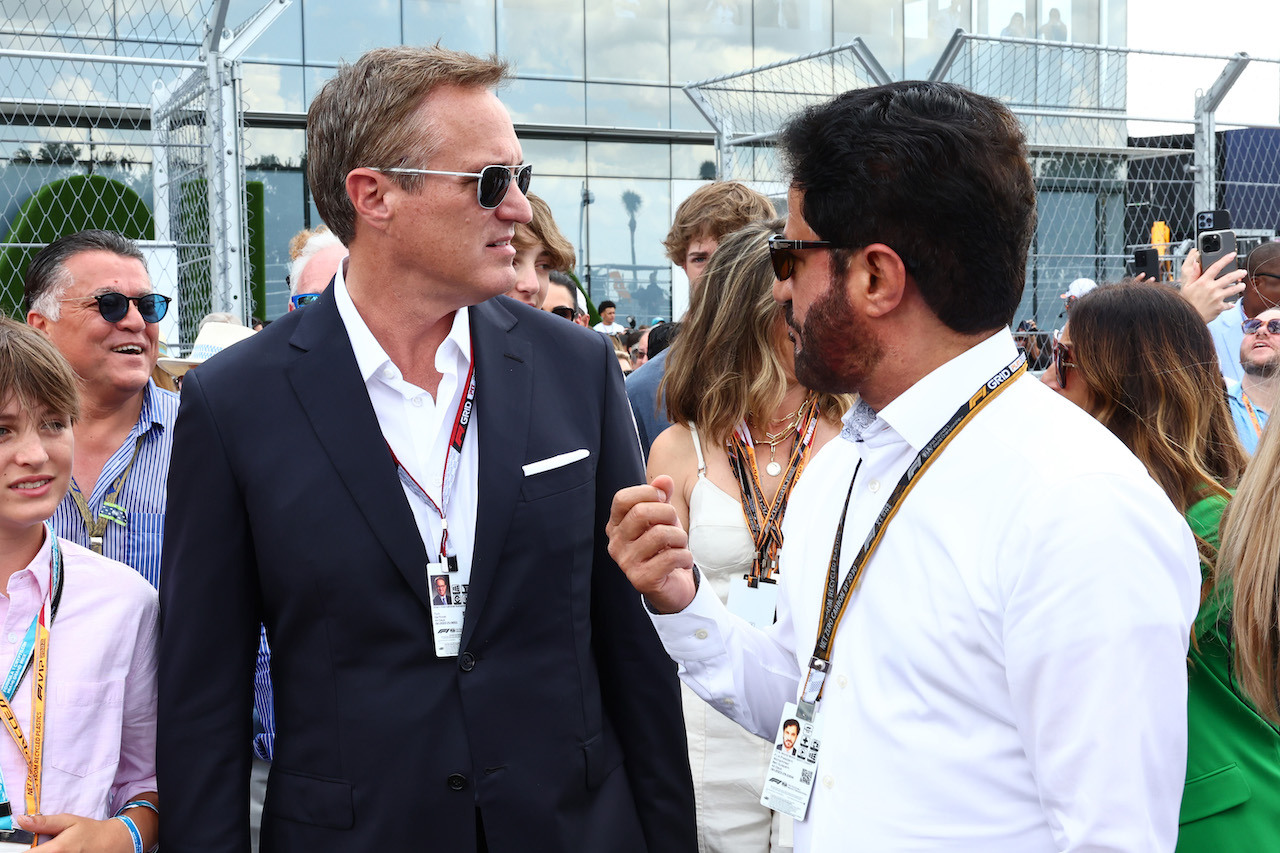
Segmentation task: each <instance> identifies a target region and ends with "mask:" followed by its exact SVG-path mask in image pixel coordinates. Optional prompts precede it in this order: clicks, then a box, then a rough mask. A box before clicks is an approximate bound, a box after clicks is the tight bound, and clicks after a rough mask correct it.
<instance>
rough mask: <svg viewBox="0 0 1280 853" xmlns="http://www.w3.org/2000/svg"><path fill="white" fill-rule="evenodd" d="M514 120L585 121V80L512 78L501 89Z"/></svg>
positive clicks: (581, 122) (562, 122)
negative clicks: (561, 80)
mask: <svg viewBox="0 0 1280 853" xmlns="http://www.w3.org/2000/svg"><path fill="white" fill-rule="evenodd" d="M498 97H499V98H500V99H501V100H502V103H504V104H506V107H507V111H508V112H510V113H511V120H512V121H514V122H516V123H517V124H518V123H521V122H528V123H530V124H583V123H585V122H586V101H587V96H586V88H585V87H584V85H583V84H582V83H567V82H560V81H556V80H522V79H516V80H511V81H508V82H507V83H506V84H505V85H503V87H502V88H501V89H499V90H498Z"/></svg>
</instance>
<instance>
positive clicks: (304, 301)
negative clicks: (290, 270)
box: [289, 293, 320, 308]
mask: <svg viewBox="0 0 1280 853" xmlns="http://www.w3.org/2000/svg"><path fill="white" fill-rule="evenodd" d="M319 298H320V294H318V293H295V294H293V296H290V297H289V304H290V305H292V306H293V307H294V308H301V307H302V306H303V305H310V304H311V303H312V302H315V301H316V300H317V299H319Z"/></svg>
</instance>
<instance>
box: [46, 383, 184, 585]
mask: <svg viewBox="0 0 1280 853" xmlns="http://www.w3.org/2000/svg"><path fill="white" fill-rule="evenodd" d="M177 417H178V395H177V394H174V393H173V392H172V391H165V390H163V389H161V388H158V387H157V386H156V384H155V383H154V382H148V383H147V391H146V395H145V396H144V397H143V398H142V412H141V413H139V415H138V422H137V423H136V424H134V426H133V429H131V430H130V431H129V435H128V437H127V438H125V440H124V443H123V444H121V445H120V447H119V448H118V449H117V450H116V452H115V453H113V454H111V458H110V459H108V460H107V464H106V465H104V466H103V468H102V473H101V474H100V475H98V481H97V482H96V483H94V486H93V494H92V495H89V496H88V501H87V502H88V504H89V511H90V512H92V513H94V514H95V515H97V514H98V513H99V512H101V510H102V501H103V499H104V498H105V497H106V495H107V492H108V491H109V490H110V489H111V484H112V482H113V481H114V480H115V479H116V478H117V477H119V476H120V474H122V473H123V472H124V469H125V467H126V466H127V465H128V464H129V460H130V459H132V458H133V448H134V446H135V445H136V444H137V441H138V436H140V435H141V436H143V439H142V445H141V447H139V448H138V459H137V461H135V462H134V463H133V470H132V471H130V472H129V478H128V479H127V480H125V484H124V488H123V489H121V490H120V496H119V498H118V499H117V500H116V503H118V504H119V505H120V506H121V507H123V508H124V511H125V512H126V513H127V514H128V516H127V524H125V525H124V526H121V525H119V524H115V523H113V522H108V523H107V527H106V530H105V531H104V533H103V540H102V553H103V555H104V556H106V557H110V558H111V559H113V560H119V561H120V562H121V563H124V564H125V565H126V566H131V567H132V568H133V569H134V570H135V571H137V573H138V574H140V575H142V577H143V578H144V579H145V580H146V581H147V583H149V584H151V585H152V586H153V587H156V588H157V589H159V587H160V545H161V542H162V541H163V540H164V503H165V499H166V497H167V496H168V488H167V483H168V479H169V457H170V455H171V452H172V450H173V422H174V420H175V419H176V418H177ZM50 521H51V522H52V523H53V529H54V531H55V532H57V534H58V535H59V536H61V537H62V538H63V539H70V540H71V541H72V542H75V543H76V544H77V545H82V546H84V547H85V548H88V547H89V533H88V531H86V530H85V528H84V518H83V517H82V516H81V515H80V510H79V509H78V508H77V507H76V504H75V501H74V500H73V499H72V498H71V495H70V494H68V495H66V496H65V497H64V498H63V499H62V503H60V504H58V509H57V511H56V512H54V514H53V518H51V519H50Z"/></svg>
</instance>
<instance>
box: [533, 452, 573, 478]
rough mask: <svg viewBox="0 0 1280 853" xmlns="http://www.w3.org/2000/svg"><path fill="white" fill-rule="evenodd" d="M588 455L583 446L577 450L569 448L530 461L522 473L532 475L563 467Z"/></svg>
mask: <svg viewBox="0 0 1280 853" xmlns="http://www.w3.org/2000/svg"><path fill="white" fill-rule="evenodd" d="M587 456H588V453H587V449H586V448H585V447H583V448H580V449H578V450H570V451H569V452H568V453H561V454H558V455H556V456H548V457H547V458H546V459H539V460H538V461H537V462H530V463H529V464H528V465H525V466H524V475H525V476H526V477H532V476H533V475H534V474H541V473H542V472H543V471H550V470H552V469H553V468H563V467H564V466H566V465H568V464H570V463H573V462H577V461H578V460H579V459H586V458H587Z"/></svg>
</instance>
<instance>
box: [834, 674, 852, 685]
mask: <svg viewBox="0 0 1280 853" xmlns="http://www.w3.org/2000/svg"><path fill="white" fill-rule="evenodd" d="M836 684H839V685H840V686H841V687H848V686H849V679H847V678H845V677H844V676H843V675H842V676H840V677H839V678H837V679H836Z"/></svg>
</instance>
